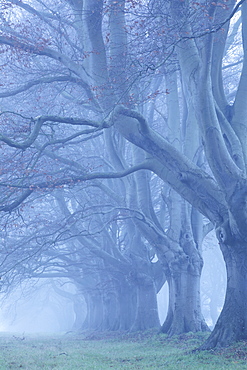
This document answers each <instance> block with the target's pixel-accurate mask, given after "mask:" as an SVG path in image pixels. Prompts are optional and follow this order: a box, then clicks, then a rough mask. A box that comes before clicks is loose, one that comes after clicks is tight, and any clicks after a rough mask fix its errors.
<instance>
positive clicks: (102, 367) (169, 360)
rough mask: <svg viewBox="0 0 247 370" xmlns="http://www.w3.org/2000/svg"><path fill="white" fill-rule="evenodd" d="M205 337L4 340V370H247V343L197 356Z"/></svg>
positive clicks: (0, 342) (0, 344)
mask: <svg viewBox="0 0 247 370" xmlns="http://www.w3.org/2000/svg"><path fill="white" fill-rule="evenodd" d="M203 340H205V335H203V334H197V335H194V334H190V333H189V334H186V335H181V336H177V337H175V338H172V339H168V338H167V337H166V336H165V335H156V334H152V333H145V334H143V333H140V334H135V335H127V334H126V335H122V336H113V335H110V334H108V335H107V336H103V335H102V334H101V335H98V334H97V335H96V334H91V335H87V336H86V335H81V336H79V335H77V336H75V335H70V334H67V335H60V336H58V335H57V336H34V335H23V336H18V335H15V336H14V335H12V334H2V335H0V369H1V370H2V369H4V370H5V369H6V370H7V369H29V370H36V369H59V370H79V369H88V370H90V369H96V370H108V369H114V370H115V369H116V370H118V369H142V370H143V369H167V370H172V369H174V370H178V369H189V370H193V369H194V370H200V369H207V370H210V369H214V370H217V369H234V370H236V369H241V370H242V369H247V342H240V343H238V344H237V345H235V346H232V347H229V348H227V349H225V350H221V351H204V352H192V350H193V349H195V348H196V347H198V346H199V345H200V343H202V341H203Z"/></svg>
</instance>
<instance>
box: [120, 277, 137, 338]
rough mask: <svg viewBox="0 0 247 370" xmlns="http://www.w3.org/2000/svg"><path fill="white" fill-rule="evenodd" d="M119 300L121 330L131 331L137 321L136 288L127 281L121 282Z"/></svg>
mask: <svg viewBox="0 0 247 370" xmlns="http://www.w3.org/2000/svg"><path fill="white" fill-rule="evenodd" d="M118 299H119V309H120V315H119V316H120V317H119V319H120V324H119V330H121V331H126V330H130V329H131V327H132V325H133V322H134V319H135V312H136V302H137V293H136V288H135V287H134V286H133V285H132V284H128V283H127V282H126V281H123V280H122V281H121V280H120V288H119V292H118Z"/></svg>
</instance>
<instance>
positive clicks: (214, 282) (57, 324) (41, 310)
mask: <svg viewBox="0 0 247 370" xmlns="http://www.w3.org/2000/svg"><path fill="white" fill-rule="evenodd" d="M203 257H204V267H203V271H202V279H201V302H202V313H203V315H204V318H205V320H206V322H207V324H208V325H209V327H210V328H211V329H212V328H213V327H214V325H215V322H216V320H217V318H218V316H219V314H220V312H221V309H222V306H223V302H224V295H225V289H226V271H225V266H224V262H223V258H222V255H221V252H220V250H219V248H218V245H217V242H216V239H215V236H214V233H213V232H211V233H210V234H209V235H208V236H207V237H206V238H205V240H204V244H203ZM54 281H55V282H56V283H54ZM54 281H52V280H51V279H47V280H46V279H45V281H44V280H42V279H41V280H40V281H32V279H31V280H30V281H29V282H25V283H23V284H21V285H20V286H19V287H18V288H16V289H13V290H12V291H11V292H10V293H9V294H8V295H3V296H2V305H1V311H0V323H1V325H0V330H1V332H13V333H65V332H70V331H72V330H74V324H75V320H76V314H75V307H74V301H73V297H76V296H77V294H78V292H76V287H74V286H73V284H71V283H68V282H66V281H62V282H61V279H60V280H57V281H56V279H54ZM58 286H60V288H58ZM61 288H62V289H61ZM58 289H61V290H60V294H58V291H59V290H58ZM62 292H64V293H63V294H64V295H68V297H70V298H71V299H69V298H68V297H67V298H65V297H64V296H62V295H61V294H62ZM168 295H169V291H168V284H167V282H166V283H165V284H164V285H163V287H162V288H161V289H160V291H159V292H158V294H157V302H158V311H159V318H160V323H161V324H162V323H163V322H164V320H165V318H166V315H167V310H168ZM80 311H81V315H82V321H83V320H84V319H85V318H86V311H87V309H86V304H85V302H84V301H83V299H82V300H81V301H80ZM77 329H78V328H77Z"/></svg>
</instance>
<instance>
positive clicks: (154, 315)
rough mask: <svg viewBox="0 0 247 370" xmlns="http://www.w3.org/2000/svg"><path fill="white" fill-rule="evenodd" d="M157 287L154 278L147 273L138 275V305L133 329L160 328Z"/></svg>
mask: <svg viewBox="0 0 247 370" xmlns="http://www.w3.org/2000/svg"><path fill="white" fill-rule="evenodd" d="M159 327H160V322H159V315H158V305H157V296H156V289H155V285H154V282H153V280H152V279H151V278H150V277H149V276H148V275H146V274H140V273H139V274H138V275H137V306H136V316H135V321H134V323H133V325H132V328H131V331H140V330H148V329H154V328H159Z"/></svg>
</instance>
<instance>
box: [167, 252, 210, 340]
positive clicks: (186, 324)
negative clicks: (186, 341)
mask: <svg viewBox="0 0 247 370" xmlns="http://www.w3.org/2000/svg"><path fill="white" fill-rule="evenodd" d="M200 271H201V268H200V269H199V270H198V269H196V270H195V269H194V268H192V266H191V262H190V261H189V260H188V258H186V256H180V258H177V260H176V261H175V262H174V263H173V265H172V266H171V273H170V276H169V277H168V279H167V281H168V285H169V306H168V313H167V318H166V320H165V322H164V324H163V325H162V328H161V331H162V332H163V333H167V334H169V335H177V334H181V333H187V332H190V331H192V332H198V331H207V330H208V327H207V324H206V323H205V321H204V319H203V317H202V314H201V302H200V276H201V273H200Z"/></svg>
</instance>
